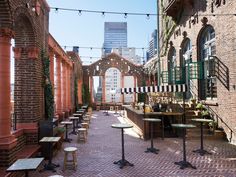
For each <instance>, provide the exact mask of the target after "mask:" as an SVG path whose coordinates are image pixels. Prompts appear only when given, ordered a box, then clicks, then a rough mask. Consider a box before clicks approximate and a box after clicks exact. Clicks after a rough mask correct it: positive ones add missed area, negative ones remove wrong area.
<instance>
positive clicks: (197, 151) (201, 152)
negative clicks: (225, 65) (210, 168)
mask: <svg viewBox="0 0 236 177" xmlns="http://www.w3.org/2000/svg"><path fill="white" fill-rule="evenodd" d="M192 121H193V122H198V123H200V128H201V147H200V149H197V150H194V151H193V152H195V153H199V154H200V155H201V156H203V155H205V154H211V153H210V152H207V151H206V150H204V148H203V123H210V122H213V120H211V119H192Z"/></svg>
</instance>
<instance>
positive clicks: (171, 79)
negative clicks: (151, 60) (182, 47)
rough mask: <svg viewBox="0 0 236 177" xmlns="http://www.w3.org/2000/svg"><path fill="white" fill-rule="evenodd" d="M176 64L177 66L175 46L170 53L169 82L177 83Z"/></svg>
mask: <svg viewBox="0 0 236 177" xmlns="http://www.w3.org/2000/svg"><path fill="white" fill-rule="evenodd" d="M175 66H176V50H175V48H174V47H172V48H171V49H170V52H169V54H168V83H169V84H174V83H175V77H174V74H175Z"/></svg>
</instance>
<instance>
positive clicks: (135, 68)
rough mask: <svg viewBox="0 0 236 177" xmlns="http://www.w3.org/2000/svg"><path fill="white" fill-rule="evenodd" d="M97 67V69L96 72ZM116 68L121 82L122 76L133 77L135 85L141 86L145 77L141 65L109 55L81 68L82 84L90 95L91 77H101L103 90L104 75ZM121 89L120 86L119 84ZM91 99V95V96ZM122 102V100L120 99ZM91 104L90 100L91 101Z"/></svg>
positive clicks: (112, 54) (103, 101)
mask: <svg viewBox="0 0 236 177" xmlns="http://www.w3.org/2000/svg"><path fill="white" fill-rule="evenodd" d="M97 67H99V69H98V70H97ZM111 67H114V68H117V69H118V70H119V71H120V72H121V82H123V81H122V80H124V76H133V77H134V80H135V81H137V85H138V86H141V84H142V79H143V78H144V77H145V76H144V74H143V67H142V65H136V64H134V63H132V62H130V61H128V60H126V59H124V58H122V57H121V56H119V55H117V54H115V53H111V54H109V55H108V56H106V57H104V58H101V59H100V60H98V61H96V62H94V63H93V64H91V65H87V66H83V83H84V84H85V85H87V87H88V88H89V89H90V94H91V92H92V90H93V83H92V78H93V76H101V77H102V87H103V88H105V82H104V81H105V73H106V71H107V70H108V69H109V68H111ZM121 87H124V86H122V84H121ZM104 95H105V89H103V98H102V103H105V96H104ZM91 98H92V95H91ZM122 99H123V100H124V98H122ZM91 103H93V102H92V100H91Z"/></svg>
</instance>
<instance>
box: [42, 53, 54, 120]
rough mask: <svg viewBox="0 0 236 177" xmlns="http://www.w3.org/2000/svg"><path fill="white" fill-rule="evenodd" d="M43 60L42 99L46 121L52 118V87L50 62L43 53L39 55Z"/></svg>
mask: <svg viewBox="0 0 236 177" xmlns="http://www.w3.org/2000/svg"><path fill="white" fill-rule="evenodd" d="M41 57H42V60H43V74H44V84H43V85H44V98H45V116H46V119H53V117H54V95H53V87H52V84H51V81H50V71H49V66H50V60H49V58H48V56H45V53H44V52H42V54H41Z"/></svg>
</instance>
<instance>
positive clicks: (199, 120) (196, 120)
mask: <svg viewBox="0 0 236 177" xmlns="http://www.w3.org/2000/svg"><path fill="white" fill-rule="evenodd" d="M192 121H194V122H202V123H204V122H207V123H209V122H213V120H212V119H192Z"/></svg>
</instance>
